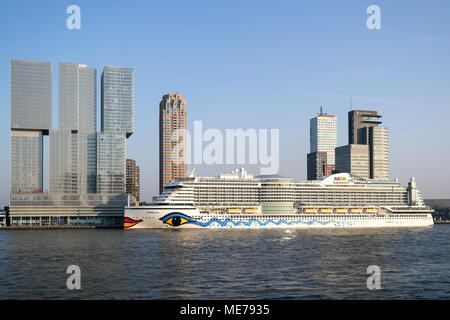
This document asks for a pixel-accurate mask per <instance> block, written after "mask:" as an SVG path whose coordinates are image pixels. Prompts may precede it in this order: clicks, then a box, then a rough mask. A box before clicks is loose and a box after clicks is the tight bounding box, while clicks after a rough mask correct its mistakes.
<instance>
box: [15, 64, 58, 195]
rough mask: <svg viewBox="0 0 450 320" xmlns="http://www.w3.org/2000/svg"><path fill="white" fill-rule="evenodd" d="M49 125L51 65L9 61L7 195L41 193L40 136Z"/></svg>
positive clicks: (41, 139)
mask: <svg viewBox="0 0 450 320" xmlns="http://www.w3.org/2000/svg"><path fill="white" fill-rule="evenodd" d="M51 126H52V68H51V64H50V63H49V62H39V61H24V60H11V193H17V192H42V190H43V152H44V150H43V145H44V143H43V135H48V132H49V130H50V129H51Z"/></svg>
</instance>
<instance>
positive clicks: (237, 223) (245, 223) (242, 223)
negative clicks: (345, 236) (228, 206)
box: [191, 218, 343, 227]
mask: <svg viewBox="0 0 450 320" xmlns="http://www.w3.org/2000/svg"><path fill="white" fill-rule="evenodd" d="M214 222H216V223H218V224H219V225H220V226H221V227H226V226H228V224H229V223H231V224H232V225H233V226H246V227H249V226H251V225H252V223H254V222H255V223H258V224H259V226H262V227H264V226H267V225H268V224H269V223H272V224H275V225H281V224H286V225H294V224H306V225H312V224H314V223H319V224H321V225H327V224H329V223H334V225H342V224H343V222H339V221H335V220H328V221H320V220H316V219H314V220H310V221H304V220H301V219H300V220H294V221H286V220H277V221H274V220H271V219H270V220H265V221H260V220H257V219H250V220H248V221H243V220H239V221H233V220H232V219H229V218H227V219H225V220H220V219H217V218H212V219H210V220H209V221H207V222H200V221H195V222H194V221H192V222H191V224H195V225H198V226H201V227H209V226H210V225H211V224H212V223H214Z"/></svg>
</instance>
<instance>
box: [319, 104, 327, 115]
mask: <svg viewBox="0 0 450 320" xmlns="http://www.w3.org/2000/svg"><path fill="white" fill-rule="evenodd" d="M318 115H319V116H323V115H326V113H324V112H323V107H322V106H320V113H318Z"/></svg>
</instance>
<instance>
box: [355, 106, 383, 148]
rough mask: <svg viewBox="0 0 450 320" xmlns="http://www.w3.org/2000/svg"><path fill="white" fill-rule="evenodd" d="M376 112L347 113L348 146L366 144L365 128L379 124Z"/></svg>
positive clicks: (379, 116) (358, 111)
mask: <svg viewBox="0 0 450 320" xmlns="http://www.w3.org/2000/svg"><path fill="white" fill-rule="evenodd" d="M380 118H381V115H379V114H378V112H377V111H369V110H352V111H349V113H348V144H368V137H367V130H366V129H365V128H366V127H377V126H378V125H379V124H381V120H380Z"/></svg>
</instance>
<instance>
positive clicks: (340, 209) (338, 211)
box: [335, 208, 347, 213]
mask: <svg viewBox="0 0 450 320" xmlns="http://www.w3.org/2000/svg"><path fill="white" fill-rule="evenodd" d="M335 212H336V213H347V209H345V208H337V209H336V210H335Z"/></svg>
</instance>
